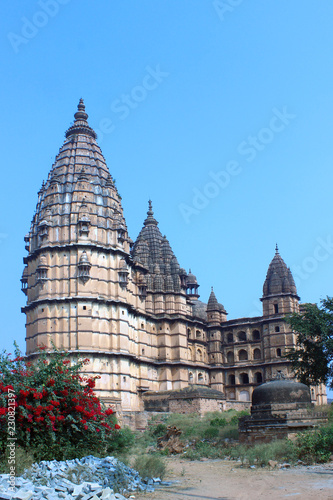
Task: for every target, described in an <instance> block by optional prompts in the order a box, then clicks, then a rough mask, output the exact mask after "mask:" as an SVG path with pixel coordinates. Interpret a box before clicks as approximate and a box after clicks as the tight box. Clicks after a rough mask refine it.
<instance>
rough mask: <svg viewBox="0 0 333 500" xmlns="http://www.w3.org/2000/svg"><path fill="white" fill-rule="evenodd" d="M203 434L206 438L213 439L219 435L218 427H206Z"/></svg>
mask: <svg viewBox="0 0 333 500" xmlns="http://www.w3.org/2000/svg"><path fill="white" fill-rule="evenodd" d="M203 434H204V438H206V439H214V438H217V437H218V436H219V429H218V427H208V429H205V431H204V433H203Z"/></svg>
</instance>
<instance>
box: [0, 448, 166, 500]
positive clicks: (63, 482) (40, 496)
mask: <svg viewBox="0 0 333 500" xmlns="http://www.w3.org/2000/svg"><path fill="white" fill-rule="evenodd" d="M159 482H161V480H160V478H154V479H150V480H144V481H143V480H142V478H141V477H140V475H139V473H138V472H137V471H136V470H134V469H131V468H130V467H127V466H126V465H124V464H123V463H122V462H120V461H118V460H117V459H116V458H114V457H106V458H96V457H93V456H92V455H89V456H88V457H84V458H82V459H80V460H79V459H77V458H76V459H75V460H65V461H62V462H58V461H57V460H52V461H42V462H40V463H38V464H33V465H32V467H31V469H29V470H28V471H25V473H24V474H23V475H22V476H21V477H17V478H16V487H15V492H13V491H12V490H13V488H10V486H11V483H10V476H9V474H1V475H0V500H58V499H63V498H68V499H75V500H126V498H125V496H124V495H126V496H127V497H128V496H129V495H130V494H131V492H135V491H138V490H139V491H144V490H146V491H154V488H153V484H154V483H159Z"/></svg>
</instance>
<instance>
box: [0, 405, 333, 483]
mask: <svg viewBox="0 0 333 500" xmlns="http://www.w3.org/2000/svg"><path fill="white" fill-rule="evenodd" d="M318 411H322V412H325V413H328V417H329V422H328V424H326V425H323V426H322V427H320V428H319V429H317V430H315V431H307V432H304V433H301V434H299V435H298V436H297V438H296V440H293V441H290V440H287V439H284V440H277V441H273V442H270V443H263V444H256V445H252V446H245V445H240V444H239V443H238V420H239V418H240V417H242V416H244V414H245V413H247V412H237V411H235V410H229V411H226V412H223V413H220V412H213V413H207V414H206V415H205V416H204V417H200V415H198V414H187V415H181V414H161V415H157V416H155V417H153V418H152V419H151V420H150V422H149V425H148V428H147V430H146V431H145V432H133V431H131V430H130V429H128V428H124V429H122V432H121V436H120V438H121V439H119V443H118V446H117V448H116V449H114V450H112V451H111V450H110V451H108V453H107V454H108V455H113V456H115V457H116V458H118V459H119V460H120V461H121V462H123V463H125V464H126V465H128V466H131V467H134V468H135V469H137V470H138V471H139V472H140V475H141V476H142V477H162V476H163V475H164V474H165V463H164V461H163V455H168V454H169V453H168V451H167V450H159V449H158V448H157V439H158V438H159V437H161V436H163V435H165V433H166V429H167V426H169V425H170V426H176V427H177V428H178V429H180V430H181V431H182V434H181V435H180V439H181V441H182V442H183V443H184V444H185V448H184V451H183V453H182V454H181V455H180V456H181V457H182V458H186V459H188V460H200V459H201V458H208V459H217V458H231V459H233V460H239V461H240V462H241V463H242V464H243V465H256V466H267V464H268V462H269V460H274V461H277V462H278V463H281V462H290V463H296V462H297V460H302V461H303V462H305V463H307V464H311V463H314V462H325V461H327V460H329V458H330V456H331V454H332V453H333V408H331V407H330V406H326V407H321V408H318ZM103 456H105V454H103ZM7 461H8V458H7V457H5V456H2V457H0V473H8V472H9V467H8V463H7ZM33 462H34V458H33V450H29V452H25V451H24V450H22V449H21V448H17V450H16V473H17V475H21V474H22V472H23V470H24V469H28V468H29V467H31V465H32V463H33Z"/></svg>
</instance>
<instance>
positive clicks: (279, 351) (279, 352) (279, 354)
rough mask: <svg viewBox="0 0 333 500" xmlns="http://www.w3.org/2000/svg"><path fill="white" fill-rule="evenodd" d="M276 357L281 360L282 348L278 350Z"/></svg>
mask: <svg viewBox="0 0 333 500" xmlns="http://www.w3.org/2000/svg"><path fill="white" fill-rule="evenodd" d="M276 355H277V357H278V358H281V355H282V353H281V349H280V347H278V348H277V349H276Z"/></svg>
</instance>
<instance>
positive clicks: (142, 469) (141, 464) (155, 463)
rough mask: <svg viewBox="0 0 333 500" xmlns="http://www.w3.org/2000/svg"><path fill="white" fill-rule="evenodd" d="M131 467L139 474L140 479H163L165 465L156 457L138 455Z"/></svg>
mask: <svg viewBox="0 0 333 500" xmlns="http://www.w3.org/2000/svg"><path fill="white" fill-rule="evenodd" d="M133 467H134V469H135V470H137V471H138V472H139V474H140V476H141V477H142V479H151V478H152V477H160V478H161V479H163V478H164V476H165V472H166V466H165V463H164V461H163V460H162V459H161V458H160V457H159V456H158V455H140V456H138V457H137V458H136V459H135V462H134V465H133Z"/></svg>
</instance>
